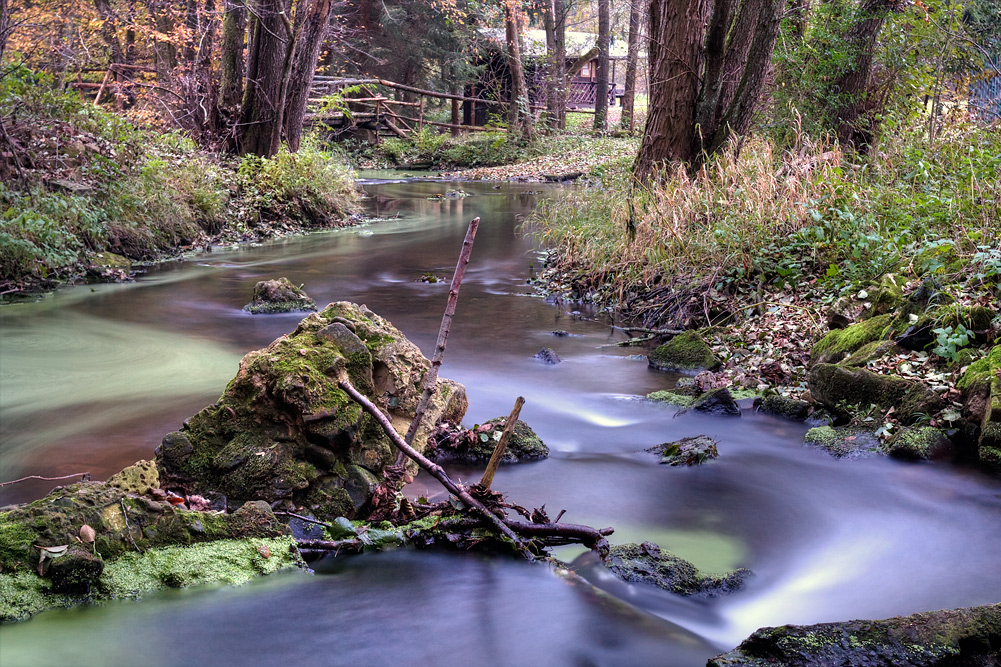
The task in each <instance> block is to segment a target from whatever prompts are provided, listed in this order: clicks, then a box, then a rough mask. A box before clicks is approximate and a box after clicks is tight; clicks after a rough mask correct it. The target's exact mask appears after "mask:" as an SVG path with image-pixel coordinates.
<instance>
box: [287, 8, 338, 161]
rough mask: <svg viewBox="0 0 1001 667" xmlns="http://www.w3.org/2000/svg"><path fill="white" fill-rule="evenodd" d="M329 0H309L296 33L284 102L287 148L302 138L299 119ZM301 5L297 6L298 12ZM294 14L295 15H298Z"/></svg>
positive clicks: (326, 21)
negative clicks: (292, 60)
mask: <svg viewBox="0 0 1001 667" xmlns="http://www.w3.org/2000/svg"><path fill="white" fill-rule="evenodd" d="M331 5H332V2H331V0H311V2H310V4H309V8H308V11H307V12H306V14H305V17H304V19H303V24H302V28H301V30H300V32H299V35H298V38H297V40H298V42H299V46H298V48H297V49H296V56H295V64H294V65H293V67H292V74H291V78H290V80H289V84H288V93H287V102H286V104H285V119H284V125H285V138H286V141H287V142H288V147H289V150H290V151H293V152H295V151H297V150H299V144H300V143H301V141H302V121H303V119H304V118H305V117H306V104H307V103H308V101H309V89H310V88H311V87H312V86H313V75H314V74H315V73H316V61H317V60H318V59H319V57H320V47H321V46H322V45H323V38H324V37H325V36H326V34H327V27H328V25H329V21H330V8H331ZM303 9H305V8H300V9H299V12H302V11H303ZM298 15H299V14H298V13H297V17H298Z"/></svg>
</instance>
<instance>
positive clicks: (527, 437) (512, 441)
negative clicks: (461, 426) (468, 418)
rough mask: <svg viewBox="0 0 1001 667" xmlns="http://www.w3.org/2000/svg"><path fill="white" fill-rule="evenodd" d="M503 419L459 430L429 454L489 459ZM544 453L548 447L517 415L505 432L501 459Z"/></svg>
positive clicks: (530, 458) (469, 460)
mask: <svg viewBox="0 0 1001 667" xmlns="http://www.w3.org/2000/svg"><path fill="white" fill-rule="evenodd" d="M506 423H507V417H494V418H493V419H489V420H487V421H485V422H483V424H479V425H477V427H475V428H473V429H470V430H469V431H466V430H463V431H462V433H461V434H460V435H459V437H457V438H455V439H453V440H452V442H450V443H449V446H439V447H438V448H436V449H435V450H434V453H433V457H432V458H434V460H436V461H462V462H466V463H482V462H485V461H489V460H490V457H491V456H492V455H493V453H494V448H495V447H496V446H497V443H498V442H499V441H500V438H501V434H502V433H503V432H504V425H505V424H506ZM469 434H471V436H470V435H469ZM548 457H549V448H548V447H547V446H546V443H544V442H543V441H542V439H541V438H540V437H539V436H538V435H536V433H535V431H533V430H532V427H531V426H529V425H528V424H526V423H525V422H523V421H521V420H520V419H519V420H518V421H517V422H515V425H514V429H513V430H512V431H511V435H510V436H508V441H507V445H506V446H505V448H504V457H503V458H502V459H501V462H503V463H521V462H525V461H537V460H540V459H544V458H548Z"/></svg>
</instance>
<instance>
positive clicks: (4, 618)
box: [0, 536, 305, 623]
mask: <svg viewBox="0 0 1001 667" xmlns="http://www.w3.org/2000/svg"><path fill="white" fill-rule="evenodd" d="M83 555H84V556H86V553H85V552H84V554H83ZM63 558H66V557H65V556H64V557H63ZM58 560H59V559H57V561H58ZM95 561H97V562H100V563H101V564H102V565H103V567H101V566H98V565H97V564H96V563H95ZM89 562H90V563H91V564H90V566H89V570H87V571H88V572H89V573H90V574H91V575H92V574H93V573H94V572H96V571H97V569H98V567H100V568H101V572H100V573H99V574H98V576H97V578H96V580H94V579H92V578H91V577H90V576H89V575H88V576H87V578H86V579H85V580H83V581H81V580H80V579H79V578H76V579H72V580H69V581H67V582H64V584H67V583H72V585H71V586H69V587H68V588H65V589H63V590H60V589H59V586H57V581H58V580H57V579H56V578H52V577H44V578H43V577H39V576H38V575H37V574H36V573H34V572H32V571H31V570H30V569H28V570H18V571H16V572H12V571H8V570H6V569H5V570H4V571H3V572H0V623H11V622H14V621H21V620H24V619H26V618H29V617H30V616H32V615H34V614H37V613H39V612H42V611H45V610H47V609H55V608H60V607H70V606H74V605H78V604H81V603H95V602H102V601H105V600H114V599H122V598H138V597H142V596H143V595H146V594H149V593H151V592H153V591H157V590H161V589H165V588H184V587H188V586H199V585H208V584H215V585H220V584H223V585H239V584H243V583H246V582H247V581H250V580H251V579H253V578H255V577H258V576H261V575H267V574H272V573H274V572H278V571H280V570H287V569H296V568H302V567H304V565H305V564H304V563H303V561H302V557H301V556H300V555H299V551H298V549H296V547H295V541H294V539H293V538H292V537H291V536H284V537H274V538H244V539H223V540H215V541H211V542H202V543H199V544H195V545H191V546H166V547H157V548H151V549H147V550H144V551H142V552H138V551H132V552H129V553H126V554H123V555H122V556H121V557H119V558H117V559H116V560H114V561H103V560H101V559H96V558H95V557H94V556H90V557H89ZM55 568H56V563H55V562H54V563H53V565H52V568H51V569H50V574H51V572H52V569H55ZM77 574H78V575H79V571H78V573H77Z"/></svg>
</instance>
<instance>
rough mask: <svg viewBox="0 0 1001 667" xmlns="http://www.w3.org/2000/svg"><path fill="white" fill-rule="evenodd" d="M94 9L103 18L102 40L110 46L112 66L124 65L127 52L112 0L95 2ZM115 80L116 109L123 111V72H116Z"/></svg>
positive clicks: (97, 0)
mask: <svg viewBox="0 0 1001 667" xmlns="http://www.w3.org/2000/svg"><path fill="white" fill-rule="evenodd" d="M94 7H95V8H96V9H97V15H98V16H100V17H101V39H103V40H104V43H105V44H107V45H108V50H109V53H110V58H109V62H110V64H112V65H122V64H124V63H125V50H124V49H123V48H122V43H121V42H120V41H119V40H118V21H117V19H116V17H115V12H114V10H112V8H111V2H110V0H94ZM114 78H115V83H116V84H118V85H116V86H115V107H116V108H118V109H121V108H122V107H123V102H124V101H123V99H122V86H121V84H122V79H123V77H122V73H121V71H115V73H114Z"/></svg>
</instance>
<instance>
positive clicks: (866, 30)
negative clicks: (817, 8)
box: [832, 0, 903, 148]
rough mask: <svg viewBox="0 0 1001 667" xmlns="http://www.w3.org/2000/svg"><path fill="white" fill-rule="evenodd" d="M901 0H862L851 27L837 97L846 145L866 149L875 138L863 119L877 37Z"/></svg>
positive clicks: (836, 86) (840, 129)
mask: <svg viewBox="0 0 1001 667" xmlns="http://www.w3.org/2000/svg"><path fill="white" fill-rule="evenodd" d="M902 8H903V3H901V2H900V1H899V0H861V2H860V4H859V6H858V9H857V11H856V15H855V22H854V23H852V25H851V26H850V27H849V28H848V30H847V31H846V32H845V34H844V37H843V42H844V44H845V47H846V49H847V50H848V53H849V57H850V65H849V66H848V67H847V68H846V70H845V71H844V72H842V74H841V75H840V76H839V77H838V78H837V79H835V81H834V85H833V91H832V92H833V96H832V98H833V99H834V100H836V104H837V107H836V109H835V111H834V119H835V121H836V123H837V135H838V140H839V141H841V143H842V144H843V145H850V146H855V147H856V148H865V147H867V146H868V145H869V143H870V142H871V141H872V127H871V124H869V123H863V122H860V121H861V120H862V119H863V118H864V116H865V115H866V114H864V109H865V105H866V97H867V95H866V92H867V89H868V87H869V76H870V74H871V72H872V58H873V54H874V53H875V50H876V38H877V37H879V31H880V30H882V29H883V23H884V22H885V21H886V18H887V17H888V16H889V15H890V13H891V12H895V11H900V10H901V9H902Z"/></svg>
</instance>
